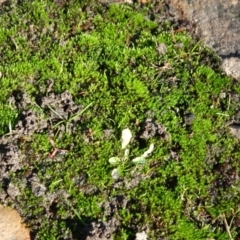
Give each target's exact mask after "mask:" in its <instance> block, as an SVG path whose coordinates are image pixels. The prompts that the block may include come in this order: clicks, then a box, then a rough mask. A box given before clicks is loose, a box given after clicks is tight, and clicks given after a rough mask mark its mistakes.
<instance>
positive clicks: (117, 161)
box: [108, 128, 154, 180]
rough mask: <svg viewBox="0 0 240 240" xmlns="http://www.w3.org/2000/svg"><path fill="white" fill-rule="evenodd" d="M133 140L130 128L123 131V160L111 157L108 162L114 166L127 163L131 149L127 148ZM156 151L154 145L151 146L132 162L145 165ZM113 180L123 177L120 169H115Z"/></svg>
mask: <svg viewBox="0 0 240 240" xmlns="http://www.w3.org/2000/svg"><path fill="white" fill-rule="evenodd" d="M131 139H132V133H131V131H130V129H129V128H126V129H124V130H123V131H122V149H123V150H124V155H123V157H122V158H119V157H111V158H109V160H108V162H109V163H110V164H112V165H120V164H121V163H123V164H124V163H126V162H127V160H128V158H129V152H130V151H129V148H127V146H128V145H129V143H130V141H131ZM153 150H154V144H153V143H152V144H150V146H149V148H148V150H147V151H145V152H144V153H143V154H142V155H141V156H140V157H136V158H134V159H133V160H132V163H134V164H144V163H145V162H146V158H147V157H148V156H149V154H151V153H152V152H153ZM111 175H112V178H113V179H115V180H116V179H118V178H119V177H120V175H121V173H120V168H114V169H113V171H112V174H111Z"/></svg>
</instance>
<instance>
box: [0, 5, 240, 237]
mask: <svg viewBox="0 0 240 240" xmlns="http://www.w3.org/2000/svg"><path fill="white" fill-rule="evenodd" d="M80 2H81V3H80ZM80 2H79V1H63V2H62V4H61V3H60V2H59V1H53V2H51V3H49V2H48V1H40V2H39V1H31V2H29V1H22V2H21V3H18V4H17V3H14V2H13V3H12V4H11V5H8V6H6V7H4V8H3V9H4V10H3V11H2V16H1V19H0V23H1V24H0V26H1V28H0V30H1V31H0V43H1V44H0V48H1V59H2V61H1V65H0V71H1V72H2V74H3V76H2V78H1V81H0V88H1V93H2V94H1V96H0V101H1V105H2V106H3V107H2V108H0V116H3V121H2V125H1V126H0V127H1V129H0V134H2V135H3V134H5V133H7V132H8V124H9V123H10V122H11V123H12V125H13V126H12V127H13V128H14V124H15V123H18V122H19V121H23V122H24V121H25V117H26V116H27V114H26V110H29V109H31V114H33V115H32V116H34V119H39V121H37V120H36V121H35V122H34V123H33V124H35V127H34V128H32V129H34V131H33V130H31V131H30V132H29V136H27V138H26V136H21V134H22V132H21V131H20V130H21V129H18V130H19V132H14V134H16V135H17V137H15V138H14V137H13V139H14V141H16V142H17V146H18V148H19V150H20V151H21V154H22V155H21V156H22V157H21V164H20V167H19V168H18V169H17V170H16V169H15V170H13V171H12V172H11V174H10V176H9V179H8V181H9V182H11V183H12V184H14V185H15V186H16V187H17V188H18V189H19V190H20V192H21V193H20V194H19V195H18V196H16V197H14V199H12V200H11V202H13V203H14V204H15V206H16V208H18V209H19V210H21V212H22V214H23V216H24V217H25V219H26V221H27V222H28V223H29V225H30V226H31V227H32V230H33V232H34V233H35V234H36V235H37V236H38V238H39V239H46V238H47V239H69V238H73V239H74V238H77V239H79V238H81V237H84V236H85V237H86V235H87V234H90V233H89V232H87V230H86V229H88V228H87V227H88V226H89V224H90V225H91V224H92V225H91V226H95V227H96V228H98V232H101V234H103V235H104V234H106V235H107V234H108V235H109V234H110V235H111V236H112V237H113V238H114V239H131V238H134V237H135V234H136V233H137V232H139V231H141V229H145V230H147V233H148V236H149V238H151V239H158V238H161V237H170V238H173V239H193V238H195V239H203V238H204V239H205V238H217V239H226V238H227V237H228V235H229V232H227V231H226V223H228V224H229V228H230V234H232V236H235V235H236V234H237V229H238V226H237V225H236V224H235V225H234V223H233V222H234V219H238V218H239V216H238V215H239V214H238V212H239V202H240V201H239V190H238V189H239V188H238V184H237V181H236V180H237V175H238V173H239V163H238V158H239V153H238V152H237V151H236V150H234V149H237V144H238V142H237V141H236V140H235V139H234V138H233V137H231V136H230V135H229V134H228V132H227V131H226V126H225V123H226V121H228V120H229V119H231V117H232V116H233V115H234V114H235V109H236V106H238V103H237V102H231V101H230V95H231V93H232V92H233V91H234V92H235V94H238V89H239V85H236V84H234V89H233V81H232V80H231V79H229V78H228V77H226V76H224V75H223V74H222V73H221V72H220V70H219V69H218V67H217V66H218V64H217V63H218V62H219V60H218V58H217V57H216V56H215V55H214V54H213V53H212V51H210V50H209V49H208V48H206V47H204V46H203V45H202V44H201V43H199V42H196V41H195V40H193V39H192V38H191V37H190V36H189V35H188V34H187V33H184V32H174V31H172V29H171V23H169V22H167V21H165V20H164V21H162V22H158V23H157V22H156V21H153V20H150V17H149V11H150V10H149V9H151V8H152V7H153V6H151V3H149V5H146V6H145V7H142V8H141V7H139V5H138V4H135V5H123V4H109V5H101V4H97V3H91V2H88V1H85V2H82V1H80ZM155 19H157V17H156V18H155ZM65 91H67V92H68V93H69V95H67V96H70V95H71V98H66V99H62V101H61V100H59V97H56V96H59V95H60V96H61V94H62V93H63V92H65ZM16 92H21V93H24V94H26V95H28V102H27V103H26V101H25V100H26V99H25V100H24V98H21V99H18V97H17V96H18V95H16V94H15V93H16ZM222 93H227V94H229V95H227V97H222ZM10 97H11V98H12V97H13V98H14V99H15V105H14V106H12V107H10V106H9V103H8V99H9V98H10ZM43 99H45V100H44V101H47V104H45V105H43V104H42V102H43ZM46 99H47V100H46ZM56 99H58V100H56ZM59 101H60V102H59ZM72 101H73V102H74V104H75V105H77V106H79V107H76V108H74V107H73V105H72ZM70 102H71V104H70ZM60 105H61V106H60ZM76 109H77V110H76ZM81 109H85V110H84V111H82V112H81ZM15 112H17V113H19V115H16V114H15ZM23 113H24V114H23ZM80 113H81V114H80ZM21 117H22V119H21ZM64 119H65V120H64ZM69 119H70V120H71V121H70V120H69ZM40 120H41V121H40ZM68 120H69V121H68ZM43 122H44V124H43ZM70 122H71V124H70ZM39 123H41V124H39ZM36 124H39V126H38V127H36V126H37V125H36ZM66 125H67V126H66ZM69 125H71V126H70V127H69ZM17 126H20V125H19V124H18V125H17ZM21 126H22V128H24V125H21ZM25 128H26V126H25ZM124 128H130V129H131V130H132V132H133V140H132V143H131V144H132V146H133V149H134V150H133V152H132V155H133V156H141V154H142V153H143V152H145V151H146V150H147V148H148V146H149V144H150V142H152V143H154V152H153V154H152V156H151V157H149V161H147V162H146V163H145V164H143V165H137V166H128V167H126V168H125V169H124V173H123V174H122V177H121V178H120V179H118V181H114V179H112V178H111V174H110V173H111V170H112V168H111V166H110V165H109V163H108V159H109V158H110V157H111V156H117V155H118V153H119V152H121V148H120V144H119V138H120V136H121V131H122V129H124ZM66 129H68V131H66ZM16 139H17V140H16ZM9 141H11V137H9ZM53 142H54V146H53V144H52V143H53ZM53 147H54V148H55V149H56V148H57V149H65V150H66V151H65V152H62V151H60V150H59V151H56V156H55V154H51V153H52V151H53ZM222 164H225V165H222ZM224 166H228V168H227V167H226V168H227V170H225V169H223V168H224ZM219 168H220V169H221V170H219ZM234 176H235V177H234ZM231 177H232V178H231ZM230 178H231V181H230ZM221 183H222V184H221ZM8 185H9V184H7V185H3V188H2V189H3V190H4V191H5V190H6V189H7V188H8ZM109 206H112V207H111V208H110V207H109ZM113 221H115V222H117V223H118V224H116V225H115V227H112V230H111V231H110V232H106V231H107V230H106V229H105V228H104V227H103V225H101V224H100V223H99V222H101V223H102V224H103V223H104V224H105V226H108V224H109V225H111V223H112V222H113ZM96 222H98V223H99V224H100V225H96V224H95V225H94V224H93V223H96ZM97 226H98V227H97ZM99 226H100V227H99ZM101 226H102V227H101Z"/></svg>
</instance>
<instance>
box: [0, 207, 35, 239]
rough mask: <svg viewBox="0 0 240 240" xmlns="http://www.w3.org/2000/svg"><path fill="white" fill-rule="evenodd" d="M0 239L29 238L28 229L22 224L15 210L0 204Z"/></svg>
mask: <svg viewBox="0 0 240 240" xmlns="http://www.w3.org/2000/svg"><path fill="white" fill-rule="evenodd" d="M0 239H1V240H14V239H15V240H30V233H29V230H28V229H27V228H26V227H25V226H24V225H23V224H22V222H21V217H20V216H19V214H18V212H17V211H16V210H13V209H10V208H6V207H3V206H2V205H0Z"/></svg>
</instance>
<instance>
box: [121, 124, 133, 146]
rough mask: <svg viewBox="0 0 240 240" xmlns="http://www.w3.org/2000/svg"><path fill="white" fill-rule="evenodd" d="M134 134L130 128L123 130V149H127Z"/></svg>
mask: <svg viewBox="0 0 240 240" xmlns="http://www.w3.org/2000/svg"><path fill="white" fill-rule="evenodd" d="M131 138H132V133H131V131H130V129H129V128H126V129H123V130H122V149H125V148H126V147H127V145H128V144H129V142H130V141H131Z"/></svg>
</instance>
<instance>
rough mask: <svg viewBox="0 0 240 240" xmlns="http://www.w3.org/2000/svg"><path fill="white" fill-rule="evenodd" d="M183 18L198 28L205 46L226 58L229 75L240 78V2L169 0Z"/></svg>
mask: <svg viewBox="0 0 240 240" xmlns="http://www.w3.org/2000/svg"><path fill="white" fill-rule="evenodd" d="M169 5H170V6H171V7H172V8H173V9H174V10H175V11H177V14H178V17H179V19H187V20H189V21H190V22H192V23H193V24H194V25H196V33H197V34H198V36H200V38H201V39H202V41H203V43H204V44H206V45H207V46H209V47H211V48H213V49H214V50H215V51H216V52H217V54H218V55H219V56H220V57H222V59H223V65H222V67H223V69H224V70H225V71H226V73H227V74H228V75H231V76H233V77H234V78H236V79H240V68H239V66H240V41H239V39H240V14H239V13H240V1H239V0H228V1H226V0H169Z"/></svg>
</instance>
